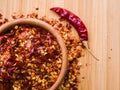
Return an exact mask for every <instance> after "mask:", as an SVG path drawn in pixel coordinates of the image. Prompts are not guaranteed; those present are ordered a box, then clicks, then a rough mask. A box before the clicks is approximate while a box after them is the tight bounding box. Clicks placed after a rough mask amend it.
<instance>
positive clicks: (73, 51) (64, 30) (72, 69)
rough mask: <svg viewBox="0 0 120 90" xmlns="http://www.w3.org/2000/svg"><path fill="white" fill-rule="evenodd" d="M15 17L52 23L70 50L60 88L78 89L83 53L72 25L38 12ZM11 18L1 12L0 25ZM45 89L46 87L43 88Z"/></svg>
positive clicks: (13, 16) (15, 16)
mask: <svg viewBox="0 0 120 90" xmlns="http://www.w3.org/2000/svg"><path fill="white" fill-rule="evenodd" d="M12 18H13V19H18V18H35V19H40V20H42V21H45V22H46V23H48V24H50V25H51V26H52V27H54V28H55V29H56V30H57V31H58V32H59V33H60V35H61V36H62V37H63V39H64V42H65V44H66V47H67V50H68V63H69V66H68V70H67V73H66V76H65V78H64V80H63V82H62V83H61V85H60V86H59V88H58V90H78V84H79V83H80V80H79V79H78V75H79V74H80V67H81V65H79V64H78V62H79V58H80V57H81V56H82V55H83V54H82V47H81V45H82V43H81V41H80V40H79V38H77V37H76V36H75V35H73V33H72V26H71V25H70V24H69V23H68V22H66V23H65V22H64V20H61V19H53V18H52V19H48V18H46V17H45V16H43V17H40V18H39V17H38V14H37V13H31V14H27V15H23V14H20V15H16V14H15V15H12ZM8 21H9V20H8V19H6V18H4V19H3V18H2V14H0V25H2V24H4V23H6V22H8ZM16 85H17V83H16ZM32 90H36V89H32ZM41 90H44V89H41Z"/></svg>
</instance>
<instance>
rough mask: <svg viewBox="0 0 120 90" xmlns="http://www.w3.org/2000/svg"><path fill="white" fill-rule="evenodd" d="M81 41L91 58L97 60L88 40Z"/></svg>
mask: <svg viewBox="0 0 120 90" xmlns="http://www.w3.org/2000/svg"><path fill="white" fill-rule="evenodd" d="M82 43H83V46H84V47H85V49H86V50H87V51H88V53H90V54H91V55H92V56H93V58H95V60H97V61H99V59H98V58H97V57H96V56H95V55H94V54H93V53H92V52H91V50H90V47H89V44H88V41H83V42H82Z"/></svg>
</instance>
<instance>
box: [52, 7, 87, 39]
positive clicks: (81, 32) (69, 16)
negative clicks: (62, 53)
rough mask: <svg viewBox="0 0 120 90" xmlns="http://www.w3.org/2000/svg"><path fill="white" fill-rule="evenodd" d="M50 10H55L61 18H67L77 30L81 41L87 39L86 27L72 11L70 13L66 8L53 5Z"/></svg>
mask: <svg viewBox="0 0 120 90" xmlns="http://www.w3.org/2000/svg"><path fill="white" fill-rule="evenodd" d="M50 10H52V11H54V12H56V13H57V14H58V15H60V16H61V17H62V18H65V19H67V20H68V21H69V22H70V23H71V24H72V25H73V26H74V27H75V29H76V30H77V32H78V34H79V37H80V40H81V41H87V40H88V32H87V28H86V27H85V25H84V23H83V22H82V20H81V19H80V18H79V17H78V16H76V15H75V14H74V13H72V12H70V11H68V10H66V9H63V8H60V7H53V8H51V9H50Z"/></svg>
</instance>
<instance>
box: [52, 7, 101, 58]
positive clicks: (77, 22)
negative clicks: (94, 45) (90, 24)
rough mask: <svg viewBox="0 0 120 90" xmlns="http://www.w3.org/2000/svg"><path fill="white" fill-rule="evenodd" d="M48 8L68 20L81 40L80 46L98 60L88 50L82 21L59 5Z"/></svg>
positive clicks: (86, 34)
mask: <svg viewBox="0 0 120 90" xmlns="http://www.w3.org/2000/svg"><path fill="white" fill-rule="evenodd" d="M50 10H52V11H54V12H56V13H57V14H58V15H60V16H61V17H62V18H64V19H66V20H68V21H69V22H70V23H71V24H72V25H73V26H74V28H75V29H76V30H77V32H78V35H79V37H80V40H81V42H82V47H83V48H86V49H87V51H88V52H89V53H90V54H91V55H92V56H93V57H94V58H95V59H96V60H99V59H98V58H96V57H95V56H94V55H93V54H92V53H91V51H90V49H89V46H88V43H87V42H86V41H88V32H87V28H86V26H85V25H84V23H83V21H82V20H81V19H80V18H79V17H78V16H77V15H75V14H74V13H72V12H71V11H69V10H66V9H64V8H61V7H52V8H50Z"/></svg>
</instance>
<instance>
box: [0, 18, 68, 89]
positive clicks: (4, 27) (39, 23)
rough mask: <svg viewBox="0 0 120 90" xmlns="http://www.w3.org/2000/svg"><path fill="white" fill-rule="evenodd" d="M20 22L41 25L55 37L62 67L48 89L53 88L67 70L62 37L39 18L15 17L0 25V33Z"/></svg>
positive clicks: (65, 51)
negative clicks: (58, 46) (60, 53)
mask: <svg viewBox="0 0 120 90" xmlns="http://www.w3.org/2000/svg"><path fill="white" fill-rule="evenodd" d="M21 24H27V25H33V26H38V27H42V28H44V29H45V30H47V31H48V32H50V33H51V34H52V35H53V36H54V37H55V38H56V39H57V42H58V44H59V45H60V48H61V51H62V67H61V72H60V74H59V76H58V79H57V80H56V82H55V83H54V84H53V85H52V86H51V88H50V89H49V90H55V89H56V88H57V87H58V86H59V85H60V83H61V82H62V80H63V78H64V77H65V74H66V71H67V64H68V63H67V49H66V46H65V43H64V40H63V39H62V37H61V36H60V34H59V33H58V32H57V31H56V30H54V28H53V27H52V26H50V25H49V24H47V23H45V22H43V21H41V20H37V19H16V20H13V21H9V22H7V23H5V24H3V25H1V26H0V34H1V33H2V32H4V31H6V30H8V29H9V28H11V27H13V26H15V25H21Z"/></svg>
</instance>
